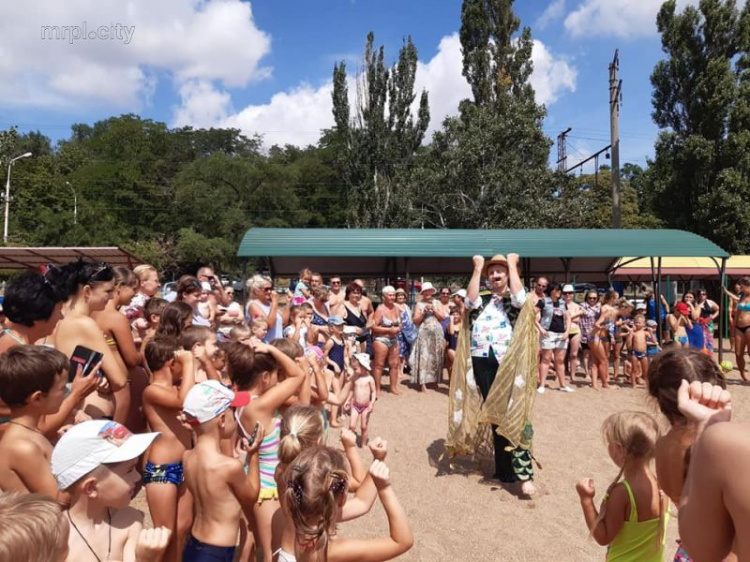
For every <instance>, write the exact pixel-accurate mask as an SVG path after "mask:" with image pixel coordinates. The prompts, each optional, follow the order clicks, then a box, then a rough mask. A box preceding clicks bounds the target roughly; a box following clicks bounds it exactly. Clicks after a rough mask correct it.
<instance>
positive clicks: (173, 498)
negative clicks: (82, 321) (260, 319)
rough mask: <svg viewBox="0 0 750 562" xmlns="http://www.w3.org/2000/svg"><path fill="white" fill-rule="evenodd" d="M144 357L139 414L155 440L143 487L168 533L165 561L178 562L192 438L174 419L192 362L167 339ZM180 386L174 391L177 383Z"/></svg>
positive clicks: (187, 512) (186, 523) (186, 516)
mask: <svg viewBox="0 0 750 562" xmlns="http://www.w3.org/2000/svg"><path fill="white" fill-rule="evenodd" d="M144 355H145V357H146V364H147V365H148V368H149V370H150V371H151V384H149V385H148V386H147V387H146V389H145V390H144V391H143V412H144V414H145V415H146V420H147V421H148V425H149V427H150V429H151V431H158V432H159V433H161V437H160V438H159V439H157V440H156V441H155V442H154V444H153V445H152V446H151V448H150V449H149V451H148V453H147V455H146V459H147V462H146V466H145V467H144V469H143V483H144V484H145V486H146V500H147V501H148V509H149V511H150V512H151V518H152V520H153V522H154V526H155V527H167V528H168V529H170V530H171V531H172V539H171V540H170V542H169V547H168V549H167V552H166V555H165V557H164V560H165V561H167V562H171V561H177V560H179V553H180V551H181V550H182V544H183V543H184V537H185V534H186V533H187V531H188V530H189V529H190V524H191V523H192V509H193V506H192V498H191V496H190V493H189V492H187V489H186V487H185V486H184V484H183V468H182V457H183V455H184V454H185V451H187V450H188V449H189V448H190V441H191V434H190V431H189V430H188V429H186V428H185V427H183V426H182V423H181V422H180V420H179V414H180V412H181V411H182V404H183V402H184V401H185V396H187V393H188V392H189V391H190V389H191V388H192V387H193V386H195V360H194V359H193V354H192V353H191V352H190V351H185V350H183V349H181V348H180V346H179V344H178V342H177V340H176V339H175V338H172V337H161V338H156V339H153V340H151V341H150V342H148V345H147V346H146V349H145V352H144ZM180 379H181V382H179V385H178V381H180Z"/></svg>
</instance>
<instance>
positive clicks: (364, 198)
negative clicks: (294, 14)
mask: <svg viewBox="0 0 750 562" xmlns="http://www.w3.org/2000/svg"><path fill="white" fill-rule="evenodd" d="M374 41H375V37H374V35H373V33H372V32H370V33H369V34H368V35H367V43H366V46H365V52H364V57H363V61H362V68H361V69H360V71H359V72H358V75H357V79H356V88H357V90H356V96H355V97H356V103H355V107H354V115H353V116H352V111H351V109H350V105H349V95H348V82H347V73H346V66H345V65H344V63H343V62H342V63H340V64H336V65H335V66H334V69H333V116H334V121H335V127H334V129H333V130H331V131H328V132H327V133H326V135H325V137H324V141H323V143H324V144H328V145H331V146H332V147H333V148H334V150H335V153H336V154H337V158H336V169H337V172H338V175H339V180H340V182H341V185H342V187H343V189H344V190H345V192H346V197H345V200H346V211H347V212H346V222H347V226H351V227H388V226H398V225H399V221H400V220H401V219H400V214H399V208H400V206H402V205H403V203H404V199H405V198H408V197H409V195H408V185H407V183H406V180H405V171H406V170H408V169H409V167H410V166H411V164H412V162H413V161H414V157H415V155H416V153H417V150H418V149H419V147H420V145H421V143H422V139H423V138H424V134H425V131H426V130H427V125H428V124H429V120H430V111H429V104H428V96H427V92H426V91H423V92H422V93H421V95H420V99H419V106H418V111H417V115H416V118H415V116H414V115H413V114H412V104H413V103H414V101H415V100H416V94H415V92H414V81H415V77H416V71H417V49H416V47H415V46H414V43H413V42H412V40H411V37H409V38H407V40H406V41H405V42H404V44H403V45H402V47H401V49H400V50H399V56H398V61H397V62H396V64H394V65H393V67H391V68H388V66H387V64H386V62H385V49H384V48H383V47H382V46H381V47H380V48H377V49H376V48H375V46H374Z"/></svg>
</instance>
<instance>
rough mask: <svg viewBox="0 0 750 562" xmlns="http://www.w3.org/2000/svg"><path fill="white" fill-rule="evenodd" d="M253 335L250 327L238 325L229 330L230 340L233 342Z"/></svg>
mask: <svg viewBox="0 0 750 562" xmlns="http://www.w3.org/2000/svg"><path fill="white" fill-rule="evenodd" d="M251 335H253V333H252V331H251V330H250V327H249V326H246V325H245V324H237V325H236V326H232V328H231V329H230V330H229V339H230V340H232V341H237V340H238V339H240V338H247V337H250V336H251Z"/></svg>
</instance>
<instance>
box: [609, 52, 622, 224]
mask: <svg viewBox="0 0 750 562" xmlns="http://www.w3.org/2000/svg"><path fill="white" fill-rule="evenodd" d="M618 70H620V51H619V49H615V58H614V59H613V60H612V63H611V64H610V65H609V127H610V144H611V145H612V227H613V228H621V227H622V224H621V219H620V216H621V214H620V103H621V102H622V80H618V79H617V71H618Z"/></svg>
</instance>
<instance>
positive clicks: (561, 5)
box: [534, 0, 565, 30]
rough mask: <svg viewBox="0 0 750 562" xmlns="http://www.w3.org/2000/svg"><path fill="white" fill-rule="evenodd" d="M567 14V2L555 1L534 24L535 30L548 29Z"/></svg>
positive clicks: (562, 0) (563, 0)
mask: <svg viewBox="0 0 750 562" xmlns="http://www.w3.org/2000/svg"><path fill="white" fill-rule="evenodd" d="M564 14H565V0H555V1H554V2H552V3H551V4H550V5H549V6H547V8H546V9H545V10H544V12H542V15H541V16H539V18H537V20H536V22H535V23H534V29H542V30H543V29H546V28H547V27H548V26H549V24H551V23H553V22H556V21H557V20H559V19H560V18H562V17H563V15H564Z"/></svg>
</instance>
